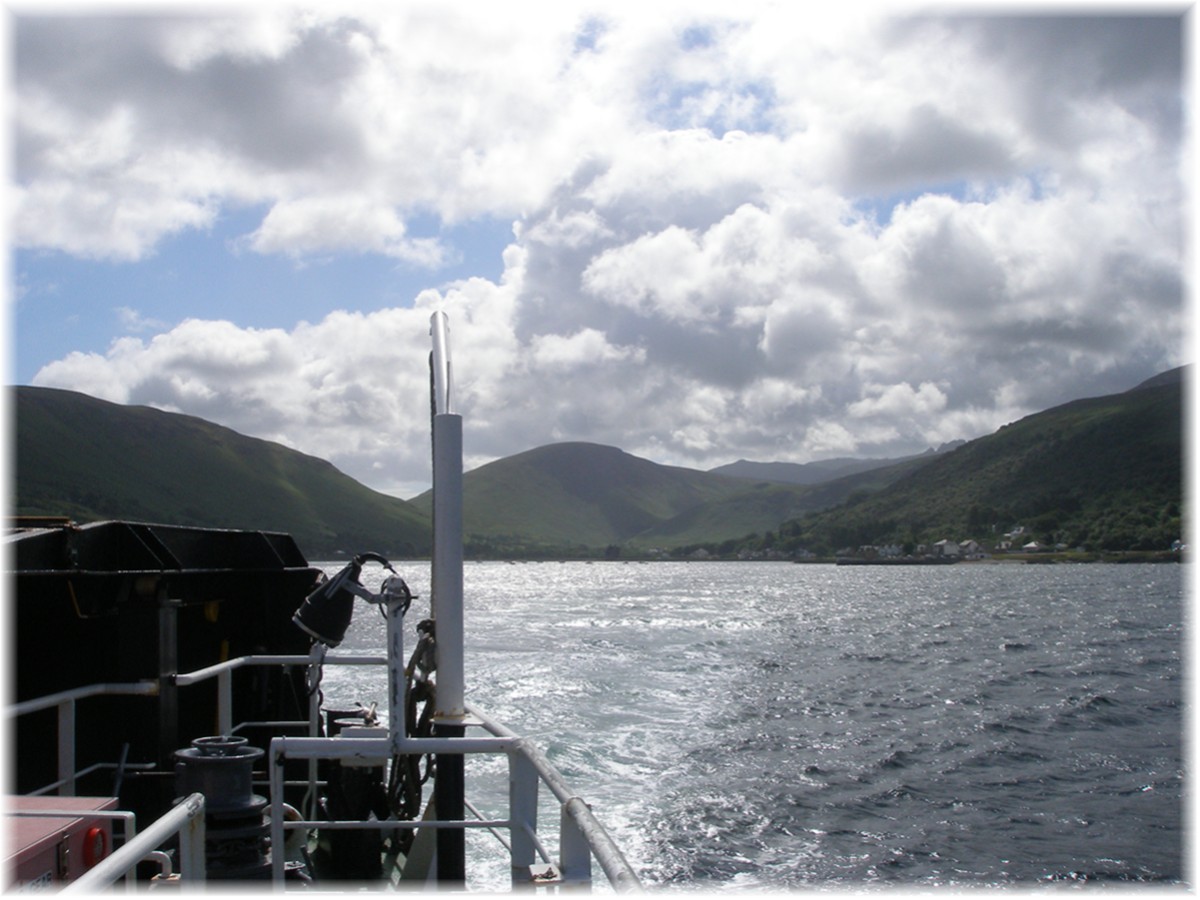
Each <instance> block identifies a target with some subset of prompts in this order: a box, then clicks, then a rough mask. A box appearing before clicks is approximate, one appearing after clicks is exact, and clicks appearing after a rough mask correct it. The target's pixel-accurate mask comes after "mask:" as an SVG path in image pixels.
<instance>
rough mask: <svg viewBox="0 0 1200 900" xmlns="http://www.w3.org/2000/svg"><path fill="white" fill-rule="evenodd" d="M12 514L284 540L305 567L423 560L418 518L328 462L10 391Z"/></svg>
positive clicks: (163, 421)
mask: <svg viewBox="0 0 1200 900" xmlns="http://www.w3.org/2000/svg"><path fill="white" fill-rule="evenodd" d="M11 390H12V396H13V397H14V404H13V412H14V414H15V436H16V441H15V450H16V466H15V468H16V471H15V475H16V480H15V481H16V495H15V498H14V501H13V507H12V512H13V513H15V514H18V515H53V516H70V517H71V518H74V519H75V520H76V521H80V522H84V521H92V520H96V519H118V518H123V519H131V520H135V521H143V522H154V523H162V524H172V525H197V526H208V527H219V528H244V529H253V530H263V531H284V532H288V533H290V534H291V535H292V536H293V537H294V538H295V539H296V541H297V543H298V544H299V546H300V548H301V550H302V551H303V552H304V553H305V555H307V556H308V557H309V558H310V559H321V558H323V557H328V556H332V555H335V554H352V553H358V552H361V551H364V550H375V551H377V552H381V553H393V554H397V555H400V554H406V555H413V554H425V553H428V548H429V540H430V523H429V520H428V518H427V517H426V516H425V515H424V514H422V513H420V512H418V511H417V510H416V509H414V508H413V507H412V506H410V505H409V504H408V503H406V502H405V501H403V500H399V499H397V498H395V497H389V496H387V495H385V494H380V493H378V492H376V491H373V490H371V489H370V488H367V487H365V486H363V485H361V484H359V483H358V482H357V481H355V480H354V479H352V478H350V477H349V476H348V475H345V474H343V473H342V472H339V471H338V470H337V469H336V468H334V467H333V466H332V465H331V464H330V463H328V462H325V461H324V460H321V459H317V458H316V457H312V456H306V455H305V454H303V453H298V452H296V451H295V450H290V449H288V448H286V447H283V446H282V445H280V444H276V443H272V442H270V441H263V440H258V439H256V438H250V437H246V436H244V435H241V434H238V433H237V432H235V431H231V430H230V429H228V428H223V427H221V426H219V425H214V424H212V423H210V422H206V421H204V420H203V419H197V418H195V417H192V416H185V415H179V414H175V413H167V412H162V411H160V410H156V409H151V408H149V407H144V406H121V405H118V404H115V403H108V402H106V401H103V400H97V399H96V398H94V397H89V396H87V395H85V394H78V393H74V392H71V391H60V390H53V389H50V388H37V387H17V388H13V389H11Z"/></svg>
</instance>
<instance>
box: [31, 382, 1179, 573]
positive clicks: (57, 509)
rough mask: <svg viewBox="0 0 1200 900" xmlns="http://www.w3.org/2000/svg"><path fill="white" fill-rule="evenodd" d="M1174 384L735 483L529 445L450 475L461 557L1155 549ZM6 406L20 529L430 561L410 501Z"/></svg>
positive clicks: (34, 402)
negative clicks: (215, 538)
mask: <svg viewBox="0 0 1200 900" xmlns="http://www.w3.org/2000/svg"><path fill="white" fill-rule="evenodd" d="M1183 374H1184V372H1183V370H1175V371H1174V372H1171V373H1164V374H1163V375H1161V376H1158V377H1156V378H1152V379H1149V380H1147V381H1146V382H1144V383H1143V384H1141V385H1139V386H1138V387H1137V388H1135V389H1133V390H1130V391H1127V392H1125V393H1122V394H1116V395H1113V396H1109V397H1099V398H1092V399H1087V400H1078V401H1075V402H1074V403H1068V404H1065V405H1063V406H1060V407H1057V408H1055V409H1052V410H1047V411H1045V412H1043V413H1038V414H1036V415H1033V416H1029V417H1027V418H1025V419H1022V420H1020V421H1019V422H1014V423H1012V424H1011V425H1007V426H1005V427H1004V428H1001V429H1000V430H999V431H998V432H996V433H995V434H993V435H989V436H987V437H983V438H979V439H977V440H974V441H971V442H969V443H965V444H963V445H961V446H958V447H955V448H939V451H938V452H935V451H929V452H927V453H924V454H921V455H919V456H915V457H908V458H905V459H901V460H826V461H824V463H811V464H807V465H806V466H791V465H790V464H755V463H745V462H744V461H743V463H741V464H734V465H735V466H737V467H739V468H737V471H740V472H743V473H745V474H746V475H750V476H751V477H749V478H747V477H744V475H743V476H741V477H734V476H733V475H730V474H727V473H728V472H729V470H730V467H721V469H718V470H714V471H712V472H701V471H698V470H694V469H686V468H679V467H674V466H663V465H659V464H657V463H653V462H650V461H649V460H645V459H640V458H638V457H635V456H632V455H630V454H628V453H625V452H624V451H622V450H619V449H617V448H615V447H605V446H601V445H598V444H590V443H579V442H573V443H562V444H551V445H549V446H545V447H538V448H536V449H533V450H528V451H526V452H524V453H519V454H516V455H515V456H511V457H507V458H505V459H501V460H497V461H495V462H492V463H489V464H488V465H485V466H481V467H479V468H478V469H475V470H473V471H470V472H467V473H465V474H464V478H463V486H464V532H465V537H466V540H467V543H468V553H469V554H470V555H473V556H481V557H501V558H502V557H513V556H522V555H525V556H538V555H546V556H552V555H559V554H562V553H590V554H595V553H599V552H603V551H604V550H605V548H617V547H624V548H628V549H632V550H647V549H649V548H652V547H658V548H663V549H674V548H685V547H691V546H700V545H706V546H711V547H718V546H720V547H725V548H729V547H735V546H737V545H738V544H739V542H741V543H742V544H753V543H754V542H755V541H758V542H771V543H772V544H773V546H774V547H775V548H777V549H779V548H783V549H788V548H791V549H795V548H799V547H804V548H805V549H809V550H817V551H824V552H831V551H832V550H835V549H838V548H841V547H843V546H857V545H859V544H864V543H878V542H897V543H903V542H911V541H923V540H936V539H939V538H941V537H951V538H954V539H963V538H967V537H974V538H976V539H979V540H981V542H987V541H991V542H992V543H994V542H995V541H994V539H996V538H997V536H998V535H1001V534H1002V532H1003V531H1004V530H1006V529H1009V528H1012V527H1013V526H1016V525H1023V526H1025V527H1026V528H1027V529H1028V533H1032V534H1034V535H1035V536H1036V537H1037V538H1038V539H1039V540H1052V541H1054V542H1059V541H1062V542H1065V543H1068V544H1070V545H1072V546H1075V545H1081V544H1082V545H1089V546H1095V547H1101V548H1135V547H1139V546H1141V547H1159V546H1161V545H1162V544H1163V542H1164V541H1166V542H1167V544H1168V546H1169V543H1170V540H1171V539H1173V538H1176V537H1181V536H1182V535H1181V531H1182V526H1183V510H1182V506H1183V492H1182V468H1183V464H1182V381H1183ZM13 394H14V396H15V413H16V472H15V474H16V492H15V503H14V510H13V511H14V512H16V513H19V514H26V515H34V514H40V515H67V516H71V517H73V518H75V519H76V520H78V521H88V520H91V519H96V518H128V519H135V520H140V521H146V522H160V523H165V524H181V525H203V526H210V527H226V528H252V529H263V530H272V531H285V532H289V533H291V534H292V535H294V536H295V537H296V539H297V541H298V542H299V544H300V546H301V548H302V549H303V550H304V552H305V553H306V554H307V555H308V556H309V557H310V558H312V559H319V558H321V557H322V556H331V555H334V554H344V553H354V552H360V551H362V550H367V549H371V550H377V551H379V552H383V553H391V554H422V553H427V552H428V547H429V536H430V519H429V514H430V505H431V500H432V497H431V494H430V493H428V492H427V493H425V494H422V495H421V496H420V497H417V498H414V499H413V500H412V501H409V502H407V503H406V502H405V501H403V500H398V499H396V498H394V497H389V496H386V495H383V494H379V493H377V492H375V491H372V490H370V489H368V488H366V487H364V486H363V485H361V484H359V483H358V482H356V481H354V480H353V479H351V478H349V477H348V476H346V475H344V474H342V473H341V472H339V471H337V469H335V468H334V467H333V466H332V465H330V464H329V463H327V462H324V461H322V460H319V459H315V458H313V457H311V456H305V455H304V454H301V453H297V452H295V451H292V450H289V449H287V448H285V447H282V446H280V445H278V444H274V443H271V442H268V441H261V440H256V439H253V438H249V437H245V436H243V435H239V434H237V433H236V432H233V431H230V430H229V429H227V428H222V427H220V426H217V425H213V424H211V423H208V422H205V421H203V420H201V419H196V418H193V417H191V416H183V415H178V414H172V413H165V412H160V411H158V410H154V409H150V408H146V407H127V406H118V405H116V404H112V403H106V402H104V401H101V400H96V399H94V398H91V397H87V396H85V395H82V394H75V393H71V392H67V391H56V390H50V389H45V388H29V387H20V388H15V389H13ZM798 470H802V472H800V474H798ZM797 477H803V478H805V479H808V483H795V482H794V481H793V480H792V479H795V478H797ZM751 535H756V537H753V538H751V537H749V536H751Z"/></svg>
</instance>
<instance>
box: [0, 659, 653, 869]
mask: <svg viewBox="0 0 1200 900" xmlns="http://www.w3.org/2000/svg"><path fill="white" fill-rule="evenodd" d="M313 661H314V658H313V657H311V656H298V655H288V656H271V655H251V656H243V657H238V658H235V659H231V660H228V661H226V662H222V663H218V664H216V665H212V666H207V667H205V668H202V669H198V670H196V671H194V672H189V673H184V674H180V675H177V676H175V683H176V685H178V686H180V687H188V686H193V685H200V684H204V683H208V682H211V681H214V680H215V681H216V688H217V721H218V724H219V726H220V730H221V732H222V733H223V734H234V733H236V732H237V731H238V730H239V729H241V728H242V727H244V726H245V725H248V724H251V723H240V724H235V723H234V722H233V709H232V708H233V673H234V672H236V671H238V670H239V669H242V668H246V667H251V666H308V665H310V664H311V663H312V662H313ZM387 663H388V660H387V659H385V658H382V657H377V656H332V655H330V656H325V657H324V658H323V659H322V664H323V665H326V666H330V665H333V666H337V665H347V666H365V665H387ZM157 690H158V684H157V682H150V681H146V682H134V683H129V684H97V685H89V686H87V687H81V688H77V689H74V690H71V691H63V692H60V693H57V694H52V695H48V696H46V697H40V698H36V699H33V700H28V701H24V702H22V703H18V704H16V705H14V706H11V707H9V708H8V710H7V716H8V718H9V719H14V718H16V717H18V716H21V715H26V714H29V713H32V712H37V711H40V710H45V709H49V708H53V707H57V708H58V710H59V715H58V741H57V743H58V773H59V780H58V781H57V782H55V783H54V784H52V785H47V786H45V787H43V788H40V789H38V790H37V791H34V792H33V793H44V792H46V791H48V790H52V789H54V788H55V787H58V788H59V790H60V791H61V792H62V793H68V792H69V791H70V790H73V788H74V784H75V782H76V780H77V779H78V778H79V777H81V776H82V775H83V774H85V773H87V772H91V771H94V770H96V769H98V768H103V767H107V766H111V765H115V764H111V763H93V764H92V765H90V766H88V767H87V768H85V769H83V770H80V771H78V772H76V771H74V766H75V764H76V749H75V746H74V740H75V720H74V717H75V704H76V703H77V702H78V701H80V700H84V699H87V698H90V697H97V696H113V695H135V696H153V695H155V694H156V693H157ZM467 709H468V712H469V713H470V714H471V716H473V717H474V719H475V720H476V722H477V723H478V724H479V725H480V726H481V727H482V728H483V729H484V730H486V731H487V732H489V736H486V737H455V738H402V739H401V741H400V746H399V747H396V746H395V744H394V741H393V739H391V738H357V737H346V736H338V737H332V738H326V737H315V736H314V735H316V734H317V733H318V732H317V724H318V723H317V716H318V715H319V711H318V706H317V703H316V700H315V698H314V700H313V702H312V703H311V704H310V715H309V720H308V721H307V723H305V722H304V721H303V720H297V721H295V722H289V723H279V724H288V725H302V724H307V726H308V729H307V730H308V733H309V736H308V737H277V738H274V739H273V740H272V741H271V749H270V753H269V754H268V776H269V780H270V786H271V839H272V846H273V847H283V846H284V843H285V842H284V836H285V835H284V832H285V831H290V830H295V829H307V828H321V829H329V830H338V829H347V828H374V829H421V828H430V829H443V828H458V829H467V828H470V829H478V828H483V829H489V830H492V831H493V832H496V831H499V830H504V829H506V830H508V832H509V835H510V840H509V841H507V842H505V846H506V849H507V850H508V852H509V856H510V861H511V867H512V878H513V883H514V885H516V884H521V883H528V882H529V881H530V880H532V879H533V878H534V877H535V876H534V875H533V874H531V873H534V872H535V870H536V867H537V860H538V858H540V859H541V860H542V861H543V863H547V864H549V863H550V860H551V855H550V853H549V851H548V850H547V849H546V847H545V845H544V844H543V843H542V841H541V839H540V837H539V835H538V830H537V820H538V806H539V785H540V784H545V785H546V786H547V787H548V788H549V790H550V792H551V794H552V795H553V796H554V798H555V799H556V800H557V801H558V804H559V844H558V854H559V859H558V862H557V866H556V872H555V875H554V880H555V881H559V882H562V883H574V884H586V883H590V881H591V875H592V869H591V860H592V857H593V856H594V857H595V858H596V860H597V861H598V862H599V863H600V867H601V869H602V870H603V872H604V873H605V875H606V877H607V878H608V881H609V883H610V884H611V885H612V886H613V888H614V889H615V890H617V891H632V890H638V889H640V887H641V884H640V882H639V881H638V878H637V875H636V874H635V873H634V871H633V868H632V867H631V866H630V865H629V863H628V861H627V860H626V859H625V857H624V855H623V854H622V853H621V851H620V849H619V848H618V847H617V845H616V844H615V842H613V840H612V838H611V837H610V836H609V835H608V833H607V832H606V831H605V829H604V827H603V825H601V823H600V822H599V821H598V820H597V819H596V817H595V816H594V815H593V814H592V811H591V809H590V808H589V807H588V806H587V804H586V803H585V802H584V801H583V800H582V799H581V798H580V797H578V796H577V795H575V794H574V793H573V792H572V791H571V790H570V788H569V786H568V785H567V783H566V781H565V779H563V777H562V775H561V774H559V772H558V771H557V770H556V769H555V768H554V766H553V765H552V764H551V763H550V761H549V760H548V759H547V758H546V757H545V756H544V755H543V754H542V752H541V751H540V750H539V749H538V748H537V747H536V746H535V745H533V744H532V743H531V742H529V741H528V740H527V739H525V738H521V737H519V736H518V735H516V734H515V733H514V732H512V731H511V730H509V729H507V728H505V727H504V726H502V725H500V724H499V723H497V722H494V721H492V720H490V719H488V718H487V716H486V715H484V714H483V713H482V712H481V711H479V710H478V709H476V708H475V707H474V706H472V705H470V704H467ZM395 750H398V751H399V752H402V753H416V754H422V755H423V754H426V753H439V754H478V753H505V754H507V756H508V760H509V791H508V801H509V810H508V816H507V818H500V819H486V818H482V817H479V818H477V819H475V820H470V819H465V818H464V819H420V820H415V821H404V820H394V819H387V820H365V821H358V820H355V821H344V822H343V821H336V822H330V821H327V820H318V819H313V818H301V819H298V820H295V821H284V808H285V804H284V803H283V790H284V786H285V783H284V780H283V768H282V762H283V760H284V759H285V758H293V759H308V760H309V761H310V766H309V782H308V784H309V788H310V791H313V790H315V787H316V785H317V782H316V761H317V760H318V759H347V758H390V757H391V756H392V755H393V751H395ZM194 796H199V795H194ZM188 799H189V801H190V800H191V798H188ZM189 809H190V810H191V812H180V811H179V807H176V808H174V809H172V810H171V811H170V812H169V813H167V814H166V815H165V816H163V817H162V818H160V819H159V820H157V821H156V822H154V823H152V824H151V826H150V827H149V828H147V829H146V830H145V831H143V832H141V833H140V834H138V835H137V837H136V838H134V839H133V840H132V841H129V842H128V843H126V844H125V845H124V846H123V847H121V848H120V849H119V850H117V851H116V852H114V853H113V855H112V856H111V857H109V859H108V860H105V861H104V863H101V864H100V865H103V866H104V869H103V870H102V871H103V872H105V873H112V872H116V873H117V874H115V875H113V876H112V877H111V880H109V881H107V882H105V883H107V884H112V883H114V882H115V881H116V880H118V879H119V878H121V877H123V875H124V874H125V872H126V871H128V869H129V868H131V867H132V866H133V865H136V864H137V862H138V861H140V860H141V859H143V858H145V857H146V855H147V853H148V852H149V851H150V850H152V849H154V847H153V846H151V844H152V843H154V842H155V840H157V842H158V843H161V842H162V841H163V840H165V839H167V838H169V837H170V836H171V835H173V834H175V833H176V832H177V831H180V829H182V828H185V827H186V830H188V831H189V832H190V833H191V834H193V835H194V834H195V833H196V828H197V827H199V828H200V829H201V830H202V829H203V815H200V814H198V813H197V812H196V811H195V809H194V805H193V806H192V807H189ZM200 812H201V813H202V803H201V809H200ZM197 816H198V817H199V822H200V825H199V826H196V825H195V820H196V818H197ZM164 829H166V831H164ZM181 833H182V832H181ZM164 835H165V836H164ZM154 846H157V843H154ZM200 846H203V840H202V839H201V840H200ZM130 847H133V848H135V849H134V850H130V849H129V848H130ZM191 852H193V851H192V850H189V853H191ZM135 854H136V855H137V859H132V857H133V856H134V855H135ZM200 855H201V856H203V853H202V852H201V854H200ZM114 858H119V860H120V861H119V863H116V864H112V863H111V860H112V859H114ZM272 858H273V864H274V875H275V877H276V879H282V878H283V875H284V862H285V861H284V854H282V853H278V854H272ZM129 860H132V862H128V861H129ZM127 863H128V864H127ZM100 865H98V866H97V867H96V869H99V868H100ZM122 867H123V868H122ZM96 869H93V870H91V871H90V872H89V873H88V876H87V878H88V879H89V880H88V882H87V883H88V884H90V885H92V886H93V889H94V887H97V886H100V885H99V883H98V882H97V881H95V878H98V877H100V876H94V875H93V873H95V872H96ZM118 870H119V871H118ZM198 872H201V873H202V872H203V867H202V865H201V866H199V867H198V866H197V864H196V861H195V859H194V858H193V859H189V860H188V861H187V862H186V864H185V865H183V867H182V877H184V878H185V879H186V878H192V877H195V876H196V874H197V873H198ZM105 877H108V876H107V875H106V876H105ZM82 880H83V879H79V880H77V881H76V882H73V883H72V884H73V885H74V886H75V887H74V889H75V890H83V888H79V887H78V885H79V883H80V881H82Z"/></svg>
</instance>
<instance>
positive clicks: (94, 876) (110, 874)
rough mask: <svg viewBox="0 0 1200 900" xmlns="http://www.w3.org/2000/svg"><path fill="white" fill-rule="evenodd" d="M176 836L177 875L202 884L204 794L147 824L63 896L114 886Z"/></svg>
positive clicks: (184, 802)
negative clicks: (177, 846) (177, 839)
mask: <svg viewBox="0 0 1200 900" xmlns="http://www.w3.org/2000/svg"><path fill="white" fill-rule="evenodd" d="M176 834H178V835H179V874H180V876H181V878H182V879H184V880H186V881H196V882H203V881H204V876H205V871H206V870H205V861H204V795H203V794H200V793H195V794H189V795H188V796H187V797H185V798H184V799H183V800H181V801H180V802H179V803H178V804H176V805H175V806H174V807H172V808H171V809H170V810H169V811H168V812H167V813H166V814H165V815H162V816H159V817H158V818H157V819H155V820H154V821H153V822H151V823H150V825H149V826H147V828H146V829H145V830H144V831H142V832H141V833H140V834H139V835H138V836H137V837H135V838H134V839H133V840H131V841H129V842H128V843H127V844H125V845H124V846H123V847H121V848H120V849H119V850H117V851H116V852H114V853H113V854H112V855H111V856H109V857H107V858H105V859H103V860H101V861H100V862H98V863H96V865H95V866H93V867H92V868H91V869H89V870H88V871H87V872H85V873H84V874H83V875H81V876H80V877H79V878H76V879H75V880H74V881H72V882H70V883H69V884H67V885H66V886H65V887H64V888H63V889H62V893H64V894H66V893H72V894H91V893H95V892H96V891H99V890H100V889H102V888H106V887H108V886H110V885H113V884H116V883H117V881H118V880H120V879H121V878H123V877H125V876H126V875H128V874H129V872H130V871H131V870H132V869H133V868H134V867H136V866H137V864H138V863H139V862H141V861H142V860H143V859H145V858H146V857H147V856H150V855H151V854H152V853H154V852H155V851H156V850H158V848H159V846H160V845H161V844H163V843H165V842H166V841H168V840H169V839H170V838H172V837H173V836H174V835H176Z"/></svg>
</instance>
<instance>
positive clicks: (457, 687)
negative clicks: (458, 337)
mask: <svg viewBox="0 0 1200 900" xmlns="http://www.w3.org/2000/svg"><path fill="white" fill-rule="evenodd" d="M448 330H449V329H448V327H447V324H446V314H445V313H443V312H440V311H439V312H436V313H434V314H433V316H432V318H431V320H430V333H431V334H432V335H433V353H432V358H431V360H430V362H431V364H432V370H433V371H432V376H433V385H432V387H433V572H432V575H433V579H432V581H433V591H432V594H433V596H432V600H431V604H430V605H431V606H432V610H433V621H434V628H435V632H434V636H435V644H434V647H435V648H436V657H437V687H436V692H435V694H434V696H435V698H436V708H435V710H434V718H433V733H434V734H435V735H437V736H440V737H449V738H458V739H461V738H462V735H463V731H464V726H465V723H466V708H465V704H464V702H463V693H464V685H463V572H462V563H463V544H462V531H463V529H462V506H463V472H462V418H461V417H460V416H457V415H455V414H454V413H452V412H451V411H450V404H451V397H450V351H449V347H448V342H447V332H448ZM435 765H436V766H437V777H436V778H435V779H434V783H433V802H434V805H435V806H436V808H437V811H438V816H439V817H441V818H444V819H462V818H463V815H464V809H465V797H464V790H465V783H464V766H463V758H462V757H461V756H458V755H443V756H439V757H437V759H436V760H435ZM437 877H438V881H439V882H440V883H443V884H446V885H456V884H464V883H465V882H466V836H465V834H464V832H463V831H462V830H461V829H459V830H447V829H442V830H439V831H438V833H437Z"/></svg>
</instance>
